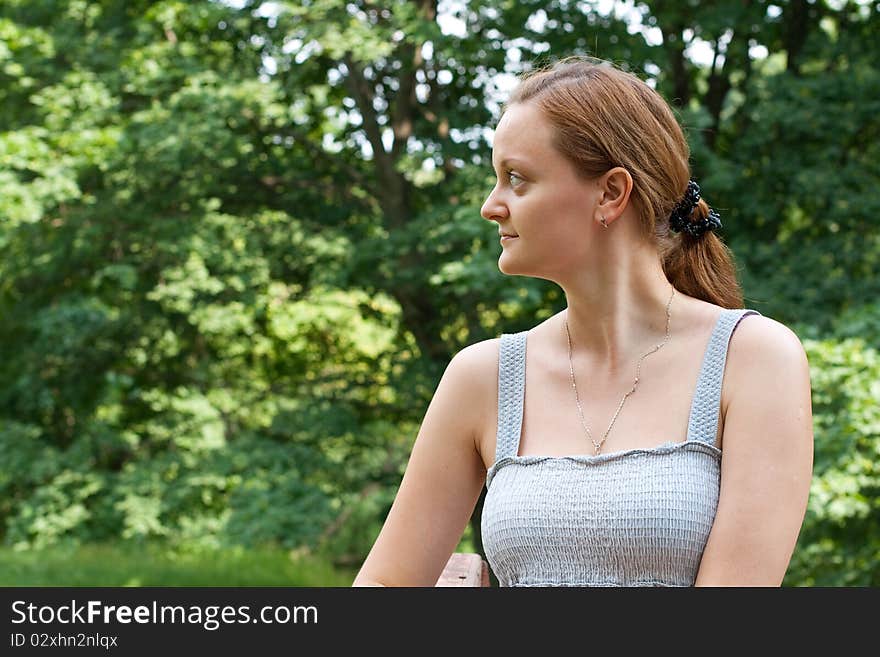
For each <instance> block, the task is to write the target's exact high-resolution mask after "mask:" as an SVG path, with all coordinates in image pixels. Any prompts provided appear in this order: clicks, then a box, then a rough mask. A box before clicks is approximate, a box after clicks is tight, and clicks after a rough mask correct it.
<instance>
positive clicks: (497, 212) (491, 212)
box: [480, 188, 507, 221]
mask: <svg viewBox="0 0 880 657" xmlns="http://www.w3.org/2000/svg"><path fill="white" fill-rule="evenodd" d="M506 213H507V209H506V208H505V207H504V205H503V204H501V203H499V202H498V201H497V200H496V197H495V189H494V188H493V189H492V191H491V192H490V193H489V197H488V198H487V199H486V200H485V202H484V203H483V207H481V208H480V216H482V217H483V219H487V220H488V221H493V220H495V219H497V218H499V217H502V218H503V217H504V216H505V215H506Z"/></svg>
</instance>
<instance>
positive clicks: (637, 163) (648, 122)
mask: <svg viewBox="0 0 880 657" xmlns="http://www.w3.org/2000/svg"><path fill="white" fill-rule="evenodd" d="M525 102H533V103H535V105H536V106H537V107H538V108H540V109H541V111H542V112H543V113H544V115H545V116H546V117H547V118H548V119H549V121H550V124H551V125H552V126H553V127H554V129H555V130H554V132H555V135H554V144H553V145H554V147H555V148H556V149H557V150H558V151H559V152H560V153H562V154H563V155H564V156H565V157H566V158H568V159H569V161H571V162H572V163H573V164H574V166H575V169H576V170H577V171H578V173H579V174H581V175H582V176H583V177H584V178H585V179H590V178H596V177H598V176H600V175H602V174H603V173H605V172H606V171H608V170H609V169H611V168H613V167H615V166H620V167H623V168H625V169H626V170H627V171H629V172H630V175H631V176H632V178H633V190H632V192H631V195H630V198H631V199H632V200H633V202H634V204H635V205H636V207H637V210H638V214H639V215H640V218H641V222H640V228H641V230H640V234H641V235H642V237H643V238H645V239H646V240H649V241H650V242H651V243H653V244H654V245H655V246H656V247H657V251H658V253H659V255H660V258H661V261H662V264H663V271H664V272H665V274H666V277H667V278H668V279H669V281H670V282H671V283H672V284H673V285H674V286H675V288H676V289H677V290H680V291H681V292H684V293H685V294H688V295H690V296H692V297H696V298H698V299H702V300H704V301H709V302H711V303H714V304H716V305H719V306H722V307H724V308H741V307H742V303H743V296H742V289H741V287H740V284H739V281H738V280H737V275H736V266H735V264H734V259H733V254H732V253H731V251H730V249H729V248H728V247H727V246H726V245H725V244H724V242H722V241H721V239H720V238H719V237H718V236H717V235H716V234H715V232H714V231H709V232H707V233H706V234H704V235H702V236H700V237H698V238H694V237H691V236H690V235H688V234H687V233H686V232H681V233H674V232H672V231H671V230H670V228H669V215H670V214H671V213H672V209H673V208H674V207H675V205H676V204H677V203H678V202H679V201H681V200H682V198H684V195H685V191H686V190H687V186H688V181H689V180H690V167H689V163H688V160H689V158H690V148H689V146H688V143H687V140H686V139H685V136H684V133H683V132H682V129H681V126H680V125H679V124H678V121H677V120H676V118H675V115H674V114H673V112H672V109H671V107H670V106H669V105H668V103H667V102H666V101H665V100H664V99H663V97H662V96H661V95H660V94H659V93H658V92H656V91H655V90H654V89H652V88H651V87H649V86H648V85H647V84H646V83H645V82H643V81H642V80H640V79H639V78H638V77H636V76H635V75H633V74H632V73H628V72H626V71H624V70H622V69H620V68H618V67H616V66H615V65H614V64H613V63H612V62H609V61H606V60H601V59H595V58H592V57H587V56H578V55H575V56H570V57H565V58H563V59H561V60H559V61H557V62H556V63H554V64H548V65H545V66H543V67H538V68H536V69H534V70H532V71H529V72H527V73H526V74H524V75H523V76H522V77H521V78H520V80H519V84H518V85H517V87H516V88H515V89H514V90H513V91H512V92H511V94H510V96H509V97H508V99H507V101H506V102H505V104H504V109H505V110H506V109H507V107H509V106H511V105H513V104H515V103H525ZM708 215H709V206H708V205H707V204H706V201H704V200H703V199H702V198H701V199H700V201H699V202H698V204H697V206H696V207H695V208H694V210H693V212H692V214H691V217H690V218H691V220H695V219H697V220H699V219H702V218H705V217H707V216H708Z"/></svg>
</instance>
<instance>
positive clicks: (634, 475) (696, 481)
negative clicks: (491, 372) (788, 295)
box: [481, 309, 760, 586]
mask: <svg viewBox="0 0 880 657" xmlns="http://www.w3.org/2000/svg"><path fill="white" fill-rule="evenodd" d="M750 314H755V315H760V313H759V312H758V311H756V310H750V309H725V310H723V311H722V312H721V314H720V316H719V318H718V321H717V322H716V324H715V328H714V330H713V331H712V335H711V337H710V338H709V342H708V344H707V346H706V352H705V354H704V356H703V363H702V366H701V368H700V374H699V377H698V379H697V384H696V387H695V392H694V396H693V401H692V403H691V409H690V416H689V420H688V431H687V438H686V440H685V441H683V442H682V441H680V440H679V441H671V442H667V443H664V444H662V445H660V446H658V447H654V448H650V449H629V450H625V451H620V452H613V453H609V454H599V455H593V456H590V455H573V456H517V453H518V452H519V439H520V434H521V432H522V414H523V399H524V394H525V365H526V335H527V332H526V331H523V332H520V333H512V334H510V333H505V334H503V335H502V336H501V340H500V353H499V360H498V432H497V437H496V440H497V445H496V452H495V462H494V463H493V464H492V466H491V467H490V468H489V470H488V471H487V473H486V488H487V492H486V498H485V500H484V503H483V512H482V520H481V530H482V540H483V548H484V550H485V554H486V559H487V560H488V562H489V565H490V566H491V568H492V571H493V572H494V573H495V576H496V577H497V578H498V581H499V584H500V585H501V586H692V585H693V583H694V581H695V580H696V577H697V571H698V570H699V567H700V559H701V558H702V555H703V549H704V548H705V547H706V541H707V540H708V538H709V532H710V530H711V529H712V523H713V521H714V519H715V511H716V509H717V506H718V494H719V490H720V473H721V450H720V449H718V448H717V447H716V446H715V436H716V434H717V432H718V419H719V411H720V405H721V382H722V380H723V377H724V365H725V363H726V360H727V348H728V345H729V343H730V336H731V335H732V334H733V330H734V329H735V328H736V326H737V324H738V323H739V321H740V319H742V318H743V317H745V316H746V315H750Z"/></svg>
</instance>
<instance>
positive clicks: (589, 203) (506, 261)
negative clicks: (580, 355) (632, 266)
mask: <svg viewBox="0 0 880 657" xmlns="http://www.w3.org/2000/svg"><path fill="white" fill-rule="evenodd" d="M551 138H552V129H551V127H550V125H549V124H548V123H547V121H546V119H545V118H544V116H543V115H542V114H541V112H540V110H538V109H537V107H535V106H534V105H532V104H530V103H518V104H514V105H512V106H510V107H508V109H507V111H505V113H504V115H503V116H502V117H501V120H500V121H499V122H498V126H497V127H496V129H495V139H494V144H493V147H492V166H493V167H494V169H495V175H496V176H497V182H496V183H495V187H494V188H493V189H492V191H491V193H490V194H489V197H488V198H487V199H486V201H485V202H484V203H483V207H482V208H481V209H480V214H481V215H482V216H483V217H484V218H485V219H487V220H489V221H495V222H497V223H498V231H499V232H500V233H504V234H509V235H515V236H516V237H512V238H508V239H503V240H502V241H501V249H502V252H501V256H500V258H499V259H498V268H499V269H500V270H501V271H502V272H503V273H505V274H518V275H523V276H533V277H537V278H546V279H549V280H558V277H559V276H560V275H563V276H564V274H566V273H569V272H571V271H572V268H573V267H578V263H580V266H581V267H582V266H583V263H584V262H586V261H587V260H585V258H589V248H590V244H591V243H593V242H594V240H592V239H591V235H592V234H593V232H592V231H593V230H595V228H596V227H597V226H598V228H599V230H602V227H601V225H598V224H596V222H595V218H596V217H594V215H595V208H596V204H597V202H598V200H599V199H600V197H601V194H600V190H599V187H598V185H596V184H595V182H593V183H591V182H589V181H586V180H584V179H583V178H581V177H579V176H578V175H577V173H576V172H575V170H574V167H573V166H572V165H571V164H570V163H569V161H568V160H566V159H565V158H564V157H563V156H562V155H561V154H560V153H558V152H557V151H556V150H555V149H554V148H553V147H552V145H551Z"/></svg>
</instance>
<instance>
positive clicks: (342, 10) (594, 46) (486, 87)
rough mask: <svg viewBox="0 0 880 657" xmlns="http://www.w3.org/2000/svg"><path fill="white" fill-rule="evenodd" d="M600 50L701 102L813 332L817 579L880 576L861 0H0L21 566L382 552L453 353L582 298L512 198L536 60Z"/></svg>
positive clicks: (872, 38)
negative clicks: (506, 260) (521, 92)
mask: <svg viewBox="0 0 880 657" xmlns="http://www.w3.org/2000/svg"><path fill="white" fill-rule="evenodd" d="M570 54H588V55H593V56H596V57H601V58H603V59H607V60H611V61H613V62H615V63H616V64H618V65H619V66H620V67H622V68H624V69H626V70H629V71H632V72H634V73H635V74H637V75H638V76H639V77H641V78H642V79H644V80H646V81H647V83H648V84H650V85H651V86H652V87H654V88H656V89H657V90H658V91H660V92H661V93H662V94H663V95H664V97H666V98H667V99H668V100H669V101H670V103H671V104H672V105H673V107H674V109H675V111H676V114H677V115H678V117H679V119H680V122H681V124H682V126H683V127H684V129H685V132H686V135H687V137H688V140H689V143H690V146H691V149H692V171H693V177H694V178H695V179H697V180H699V182H700V185H701V188H702V191H703V196H704V198H706V200H707V201H708V203H709V204H710V205H711V206H712V207H714V208H716V209H718V211H719V212H720V214H721V216H722V218H723V223H724V228H723V229H722V232H721V237H722V238H723V239H724V240H725V241H726V242H727V243H728V244H729V245H730V247H731V248H732V250H733V252H734V254H735V256H736V260H737V266H738V268H739V271H740V276H741V281H742V283H743V287H744V291H745V304H744V305H745V306H746V307H749V308H754V309H756V310H758V311H760V312H761V313H763V314H765V315H767V316H770V317H772V318H774V319H776V320H778V321H780V322H783V323H785V324H786V325H788V326H789V327H791V328H792V329H793V330H794V331H795V332H796V333H797V334H798V335H799V337H800V338H801V340H802V341H803V343H804V346H805V348H806V351H807V354H808V356H809V359H810V365H811V377H812V384H813V414H814V423H815V424H814V431H815V440H816V442H815V449H816V452H815V469H814V480H813V484H812V490H811V495H810V501H809V508H808V511H807V516H806V519H805V522H804V526H803V529H802V531H801V534H800V537H799V541H798V545H797V548H796V550H795V553H794V556H793V558H792V562H791V566H790V568H789V571H788V574H787V575H786V578H785V585H787V586H827V585H873V586H878V585H880V352H878V348H880V301H878V299H880V277H878V275H877V272H878V260H880V230H878V228H880V220H878V216H880V185H878V183H880V119H878V117H880V71H878V67H877V62H878V61H880V2H876V1H875V2H869V1H860V2H859V1H853V0H849V1H847V0H834V1H832V0H814V1H807V0H789V1H779V2H764V1H758V0H752V1H749V0H737V1H733V0H731V1H727V2H717V1H716V2H696V1H689V2H684V1H682V2H671V1H668V0H651V1H648V2H638V3H636V2H613V1H606V0H603V1H599V2H588V1H579V2H574V1H568V0H566V1H562V0H559V1H546V0H542V1H541V2H533V1H522V0H519V1H515V2H514V1H512V0H496V1H487V2H480V1H477V0H440V1H437V0H407V1H404V0H389V1H388V2H367V1H365V0H352V1H350V2H345V1H343V0H313V1H311V2H307V1H305V0H302V1H296V2H260V1H253V2H248V1H244V0H239V1H232V0H227V1H225V2H219V1H218V2H212V1H209V0H193V1H191V2H185V1H182V0H163V1H147V0H0V584H2V585H38V584H39V585H135V586H137V585H169V586H174V585H188V584H201V585H245V584H253V585H287V586H300V585H304V586H347V585H348V584H350V582H351V581H352V579H353V577H354V574H355V572H356V571H357V569H358V567H359V565H360V563H361V562H362V560H363V559H364V557H365V556H366V554H367V552H368V550H369V548H370V546H371V545H372V542H373V540H374V539H375V537H376V535H377V534H378V531H379V529H380V527H381V524H382V522H383V520H384V518H385V515H386V514H387V512H388V510H389V508H390V505H391V502H392V500H393V498H394V494H395V492H396V489H397V486H398V485H399V483H400V478H401V476H402V474H403V470H404V467H405V465H406V461H407V458H408V456H409V451H410V448H411V446H412V443H413V441H414V439H415V436H416V433H417V431H418V427H419V423H420V421H421V419H422V417H423V415H424V412H425V410H426V409H427V404H428V402H429V400H430V398H431V395H432V394H433V392H434V389H435V387H436V385H437V383H438V381H439V379H440V375H441V374H442V372H443V370H444V368H445V366H446V364H447V363H448V361H449V360H450V358H451V357H452V355H454V354H455V353H456V352H457V351H458V350H459V349H461V348H462V347H464V346H466V345H468V344H470V343H473V342H476V341H479V340H483V339H486V338H491V337H496V336H498V335H499V334H501V333H502V332H514V331H518V330H523V329H525V328H528V327H531V326H534V325H535V324H536V323H538V322H539V321H541V320H543V319H544V318H546V317H548V316H549V315H551V314H553V313H555V312H557V311H559V310H560V309H562V308H563V307H564V298H563V296H562V294H561V290H560V289H559V288H558V287H556V286H555V285H553V284H550V283H548V282H546V281H540V280H530V279H526V278H523V277H507V276H504V275H503V274H501V273H500V272H499V271H498V269H497V264H496V263H497V258H498V255H499V253H500V247H499V245H498V243H497V229H496V226H495V225H494V224H491V223H489V222H487V221H485V220H484V219H482V218H481V217H480V214H479V209H480V205H481V204H482V202H483V200H484V198H485V197H486V195H487V194H488V193H489V191H490V190H491V188H492V186H493V185H494V180H495V174H494V172H493V170H492V166H491V140H492V127H493V125H494V124H495V123H496V122H497V119H498V116H499V109H500V104H501V102H503V100H504V97H505V93H506V91H508V90H509V89H510V88H511V87H512V85H513V84H514V83H515V82H516V76H517V75H518V74H519V73H522V72H524V71H527V70H528V69H529V68H530V67H531V66H533V65H535V64H541V63H545V62H548V61H552V60H554V59H558V58H561V57H563V56H566V55H570ZM480 510H481V504H478V505H477V508H476V509H475V513H474V517H473V519H472V522H471V525H470V526H469V527H468V529H467V530H466V531H465V533H464V535H463V536H462V539H461V543H460V545H459V547H458V551H466V552H467V551H477V552H480V551H481V549H482V547H481V543H480V536H479V531H478V530H479V514H480ZM475 530H476V531H475Z"/></svg>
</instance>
